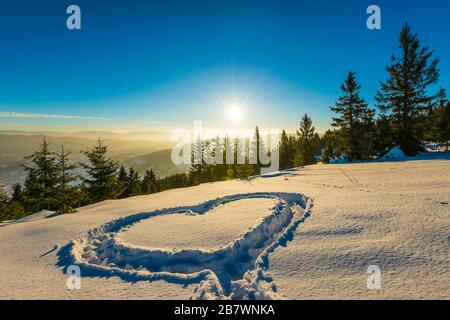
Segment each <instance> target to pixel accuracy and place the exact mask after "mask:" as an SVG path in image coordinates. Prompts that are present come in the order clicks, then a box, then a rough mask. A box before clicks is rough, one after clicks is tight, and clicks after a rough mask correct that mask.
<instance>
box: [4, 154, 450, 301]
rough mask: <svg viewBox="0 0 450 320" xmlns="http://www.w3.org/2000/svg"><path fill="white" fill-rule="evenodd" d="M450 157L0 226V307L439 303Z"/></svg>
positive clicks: (445, 289)
mask: <svg viewBox="0 0 450 320" xmlns="http://www.w3.org/2000/svg"><path fill="white" fill-rule="evenodd" d="M448 159H449V156H448V154H447V155H442V154H433V155H423V156H421V157H419V158H418V160H410V159H409V161H398V159H397V160H396V161H392V162H388V161H383V162H376V163H359V164H331V165H315V166H309V167H306V168H300V169H297V170H289V171H285V172H280V173H275V174H270V175H266V176H264V177H256V178H252V179H248V180H246V181H227V182H217V183H209V184H203V185H200V186H197V187H192V188H185V189H177V190H170V191H166V192H163V193H159V194H153V195H149V196H139V197H133V198H128V199H122V200H111V201H105V202H102V203H99V204H95V205H91V206H87V207H84V208H81V209H80V210H79V211H78V212H77V213H75V214H67V215H60V216H52V215H48V214H47V213H39V214H38V215H36V216H34V217H30V218H28V219H24V220H22V221H20V222H14V223H7V224H3V225H0V287H1V288H2V290H1V291H0V298H3V299H18V298H32V299H43V298H48V299H71V298H72V299H88V298H94V299H129V298H133V299H173V298H181V299H189V298H192V299H202V298H221V299H225V298H258V299H262V298H274V299H318V298H330V299H343V298H349V299H385V298H392V299H412V298H419V299H432V298H437V299H450V268H449V255H448V254H449V246H450V206H449V201H450V161H448ZM400 160H405V159H400ZM70 264H77V265H78V266H80V267H81V273H82V277H81V288H80V289H79V290H69V289H68V288H67V287H66V281H67V279H68V275H67V274H65V273H64V270H65V269H66V268H67V266H68V265H70ZM370 265H377V266H379V268H380V269H381V289H380V290H369V289H368V288H367V286H366V282H367V278H368V277H369V276H370V274H368V273H367V268H368V267H369V266H370Z"/></svg>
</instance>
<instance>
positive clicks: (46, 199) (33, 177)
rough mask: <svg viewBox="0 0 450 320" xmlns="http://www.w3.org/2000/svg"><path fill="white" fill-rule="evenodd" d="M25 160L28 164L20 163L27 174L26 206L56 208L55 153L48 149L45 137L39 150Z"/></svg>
mask: <svg viewBox="0 0 450 320" xmlns="http://www.w3.org/2000/svg"><path fill="white" fill-rule="evenodd" d="M25 160H28V162H30V164H22V167H23V168H24V170H25V172H26V174H27V177H26V180H25V196H26V200H25V204H26V207H27V208H28V209H30V210H31V211H39V210H42V209H49V210H57V209H58V199H57V190H56V185H57V181H58V164H57V162H56V154H55V153H54V152H53V151H51V150H50V144H49V143H48V142H47V140H46V138H45V137H44V138H43V140H42V143H41V144H40V146H39V150H38V151H35V152H33V153H32V154H31V155H29V156H27V157H25Z"/></svg>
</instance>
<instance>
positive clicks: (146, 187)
mask: <svg viewBox="0 0 450 320" xmlns="http://www.w3.org/2000/svg"><path fill="white" fill-rule="evenodd" d="M141 190H142V193H143V194H149V193H155V192H157V191H158V184H157V180H156V175H155V174H154V173H153V170H152V169H150V170H146V171H145V176H144V178H143V179H142V182H141Z"/></svg>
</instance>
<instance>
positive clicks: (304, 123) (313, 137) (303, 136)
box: [294, 114, 319, 166]
mask: <svg viewBox="0 0 450 320" xmlns="http://www.w3.org/2000/svg"><path fill="white" fill-rule="evenodd" d="M318 137H319V135H318V134H317V133H316V131H315V128H314V126H313V124H312V120H311V118H310V117H308V115H307V114H305V115H304V116H303V117H302V119H301V121H300V128H299V130H298V131H297V149H296V153H295V157H294V164H295V165H296V166H307V165H310V164H314V163H316V158H315V156H316V152H317V140H318Z"/></svg>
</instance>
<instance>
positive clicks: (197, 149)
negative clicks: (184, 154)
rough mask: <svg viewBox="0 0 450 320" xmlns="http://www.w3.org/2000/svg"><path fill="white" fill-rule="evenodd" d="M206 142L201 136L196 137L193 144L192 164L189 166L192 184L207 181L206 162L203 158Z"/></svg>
mask: <svg viewBox="0 0 450 320" xmlns="http://www.w3.org/2000/svg"><path fill="white" fill-rule="evenodd" d="M203 155H204V143H203V141H202V140H201V138H200V136H199V137H197V138H196V140H195V141H194V143H193V144H192V150H191V166H190V168H189V180H190V181H191V184H192V185H197V184H200V183H202V182H205V179H204V175H205V163H204V159H203Z"/></svg>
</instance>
